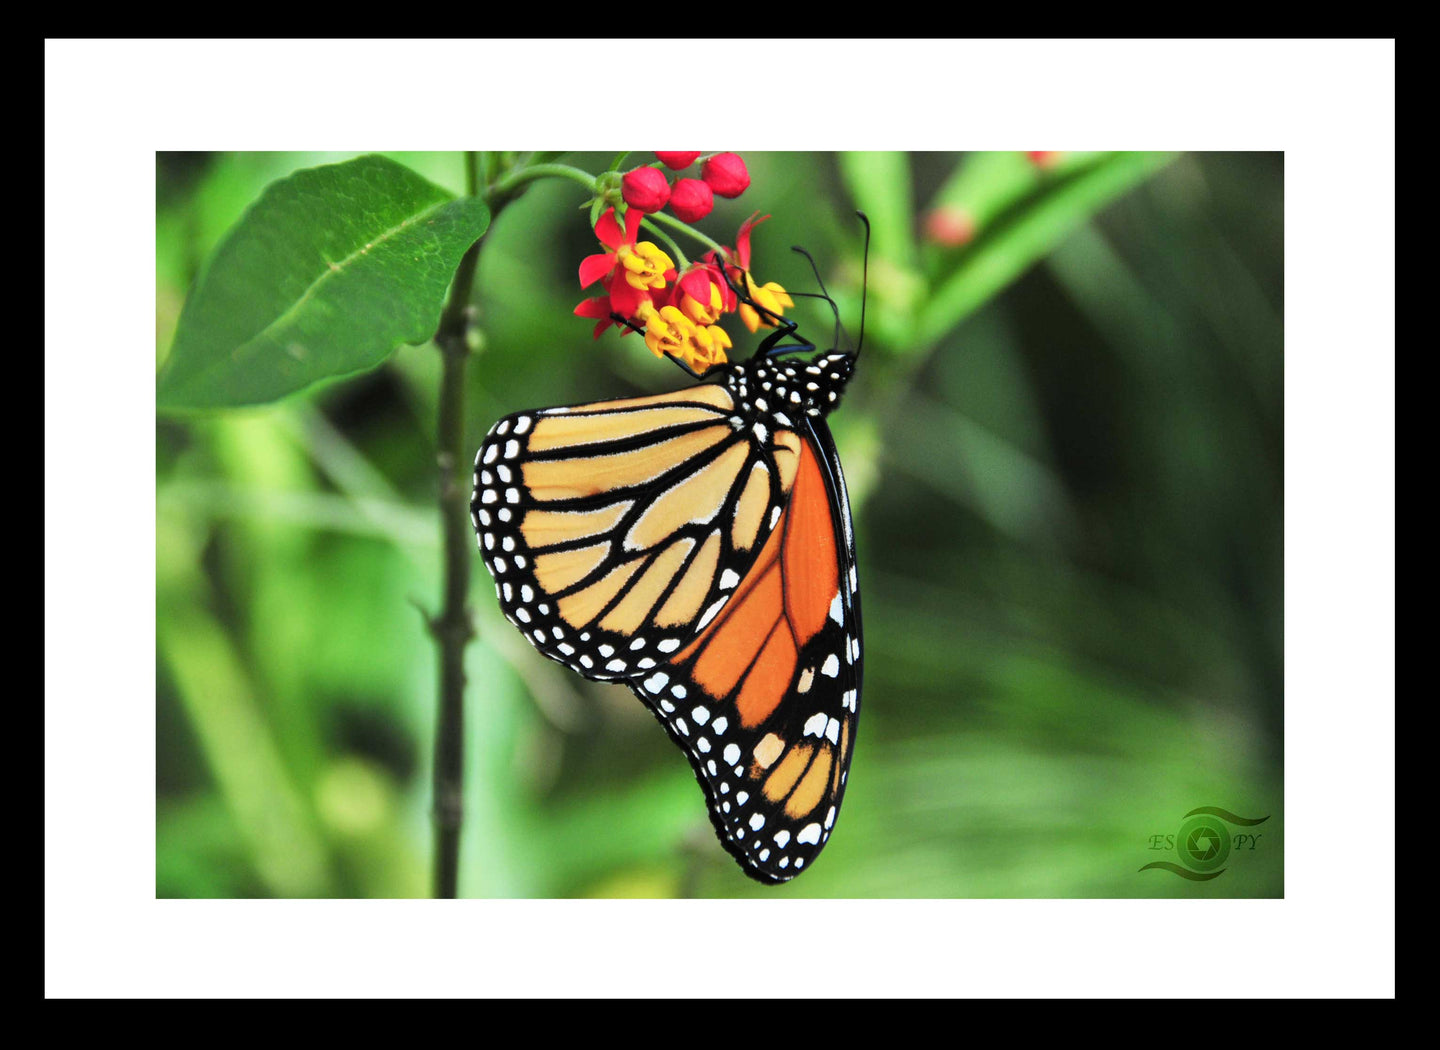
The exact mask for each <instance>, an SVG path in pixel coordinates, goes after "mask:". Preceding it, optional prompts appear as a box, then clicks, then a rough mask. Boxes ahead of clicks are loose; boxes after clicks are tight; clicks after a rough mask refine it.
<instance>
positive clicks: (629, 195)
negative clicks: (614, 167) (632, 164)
mask: <svg viewBox="0 0 1440 1050" xmlns="http://www.w3.org/2000/svg"><path fill="white" fill-rule="evenodd" d="M620 195H621V196H622V197H624V198H625V203H626V204H628V205H630V207H632V208H634V209H636V210H637V211H641V212H644V213H645V214H646V215H648V214H650V213H651V212H652V211H659V210H660V209H661V208H663V207H665V202H666V201H668V200H669V199H670V183H669V182H667V181H666V179H665V176H664V175H663V174H661V173H660V172H659V171H657V170H656V169H655V168H636V169H635V170H634V171H627V172H626V173H625V178H624V179H622V180H621V182H620Z"/></svg>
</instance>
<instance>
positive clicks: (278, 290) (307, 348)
mask: <svg viewBox="0 0 1440 1050" xmlns="http://www.w3.org/2000/svg"><path fill="white" fill-rule="evenodd" d="M489 222H490V213H489V210H488V209H487V208H486V207H485V204H484V202H482V201H480V200H478V199H475V198H473V197H466V198H459V199H456V198H455V197H454V196H453V195H452V194H451V193H450V192H449V191H448V190H445V189H442V188H441V187H439V186H436V185H434V184H433V183H431V182H427V181H426V180H425V179H422V178H421V177H420V176H418V175H416V174H415V173H414V172H413V171H411V170H410V169H408V168H406V167H404V166H403V165H400V164H397V163H395V162H394V161H391V160H387V159H385V158H384V157H376V156H368V157H358V158H356V159H355V160H351V161H346V162H345V163H343V164H332V165H327V166H325V167H320V168H310V169H307V170H305V171H299V172H296V173H295V174H294V175H292V176H290V177H289V178H286V179H282V180H280V181H279V182H276V183H274V184H273V185H272V186H270V187H269V188H268V189H267V190H266V191H265V192H264V193H263V194H262V195H261V196H260V198H259V200H257V201H256V202H255V204H254V205H253V206H252V207H251V208H250V210H249V211H247V212H246V213H245V215H244V216H243V217H242V218H241V219H240V221H239V223H237V224H236V226H235V227H234V229H232V230H231V231H230V233H229V235H228V236H226V238H225V239H224V241H223V242H222V243H221V244H220V246H219V248H218V249H216V252H215V254H214V256H213V257H212V258H211V259H210V261H209V263H208V264H207V265H206V266H205V268H204V269H203V270H202V271H201V274H200V277H199V279H198V280H197V281H196V283H195V287H194V289H193V290H192V291H191V293H190V295H189V297H188V298H187V299H186V301H185V308H184V310H183V311H182V312H181V315H180V322H179V326H178V328H177V330H176V333H175V342H174V345H173V347H172V348H171V351H170V356H169V358H168V359H167V360H166V362H165V366H164V368H163V369H162V370H161V373H160V378H159V384H158V391H157V395H156V401H157V404H158V405H159V407H160V408H162V409H166V408H169V409H185V408H219V407H227V406H234V405H250V404H258V403H262V402H266V401H273V400H275V399H276V398H279V397H283V396H285V395H286V394H290V393H293V392H295V391H297V390H301V389H303V388H304V387H307V386H309V385H310V384H312V383H316V382H319V381H321V380H324V379H332V378H335V377H337V376H344V375H350V374H352V373H355V372H360V371H364V370H366V369H370V368H374V367H375V366H376V365H378V364H379V363H380V362H381V361H383V360H384V359H385V358H386V357H387V356H388V355H389V354H390V353H391V351H393V350H394V349H395V348H396V347H398V346H399V345H400V344H402V343H411V344H418V343H423V342H425V341H426V340H427V339H429V338H430V337H431V336H432V335H433V334H434V332H435V329H436V327H437V325H438V324H439V321H440V312H441V310H442V309H443V307H444V301H445V293H446V291H447V289H448V288H449V286H450V281H451V279H452V277H453V276H454V274H455V269H456V267H457V266H458V265H459V263H460V257H461V256H462V255H464V253H465V250H466V249H467V248H469V247H470V245H472V244H474V243H475V241H476V240H477V239H478V238H479V237H480V236H481V235H482V234H483V233H484V232H485V229H486V227H487V226H488V225H489Z"/></svg>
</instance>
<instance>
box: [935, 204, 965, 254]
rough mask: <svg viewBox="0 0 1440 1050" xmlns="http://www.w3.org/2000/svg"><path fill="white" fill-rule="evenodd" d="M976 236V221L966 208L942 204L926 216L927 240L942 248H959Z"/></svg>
mask: <svg viewBox="0 0 1440 1050" xmlns="http://www.w3.org/2000/svg"><path fill="white" fill-rule="evenodd" d="M974 236H975V220H974V219H972V218H971V217H970V213H969V212H968V211H966V210H965V209H964V208H961V207H958V206H956V205H954V204H942V205H940V206H939V207H938V208H935V209H934V210H932V211H931V212H930V214H929V215H927V216H925V239H926V240H927V241H930V242H931V243H932V244H938V245H940V246H941V247H942V248H958V247H960V245H962V244H968V243H969V241H970V238H972V237H974Z"/></svg>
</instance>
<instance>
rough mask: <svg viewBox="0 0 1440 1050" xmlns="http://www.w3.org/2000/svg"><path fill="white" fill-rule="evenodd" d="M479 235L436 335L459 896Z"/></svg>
mask: <svg viewBox="0 0 1440 1050" xmlns="http://www.w3.org/2000/svg"><path fill="white" fill-rule="evenodd" d="M465 166H466V182H467V184H468V186H467V188H468V190H469V192H470V194H471V195H472V196H474V195H476V194H477V193H478V191H479V183H480V172H479V158H478V157H477V156H476V154H475V153H473V152H472V153H467V154H466V165H465ZM480 243H481V242H480V241H476V242H475V243H474V244H472V245H471V246H470V248H469V250H467V251H466V252H465V255H464V257H463V258H462V259H461V260H460V266H459V268H458V269H457V270H456V271H455V283H454V284H453V285H451V288H450V298H449V300H448V301H447V302H446V304H445V310H444V313H443V314H441V317H440V327H439V329H438V330H437V331H436V333H435V343H436V345H437V346H438V347H439V348H440V354H441V358H442V360H443V361H444V370H443V372H442V373H441V378H440V423H439V443H438V449H437V452H436V457H435V460H436V465H437V467H438V468H439V473H440V528H441V535H442V539H443V542H444V577H445V594H444V604H443V605H442V607H441V610H440V614H439V615H438V616H435V617H432V618H431V619H430V621H429V627H430V633H431V634H432V635H433V636H434V638H435V644H436V646H437V647H438V648H439V651H440V709H439V713H438V716H437V718H436V723H435V808H434V819H435V896H436V897H443V898H453V897H454V896H455V895H456V890H457V888H458V885H459V875H460V829H461V825H462V824H463V822H464V815H465V806H464V799H465V647H466V645H467V644H469V642H470V639H471V638H473V637H474V636H475V628H474V623H473V621H472V619H471V615H470V607H469V606H468V605H467V604H466V600H465V599H466V596H467V595H468V593H469V590H470V529H469V524H468V522H467V521H466V506H465V486H464V485H462V484H461V479H460V476H459V475H460V469H459V468H460V466H461V464H462V463H464V462H465V361H466V359H467V358H468V357H469V356H470V347H469V343H468V339H467V336H468V334H469V328H470V318H471V311H470V290H471V287H472V286H473V285H474V283H475V267H476V263H477V262H478V260H479V257H480Z"/></svg>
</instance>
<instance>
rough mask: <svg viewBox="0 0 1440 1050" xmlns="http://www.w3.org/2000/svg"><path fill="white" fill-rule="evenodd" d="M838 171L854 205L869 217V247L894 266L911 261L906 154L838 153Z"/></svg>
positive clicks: (910, 204) (911, 224) (912, 223)
mask: <svg viewBox="0 0 1440 1050" xmlns="http://www.w3.org/2000/svg"><path fill="white" fill-rule="evenodd" d="M840 172H841V174H842V175H843V176H844V178H845V185H846V186H847V187H848V188H849V190H850V196H851V197H852V198H853V199H854V201H855V206H856V207H857V208H859V209H860V210H861V211H863V212H864V213H865V214H866V216H867V217H868V218H869V219H870V235H871V239H872V244H871V250H872V251H873V252H874V253H875V257H876V258H877V259H886V260H889V261H890V262H892V263H895V264H896V265H898V266H907V267H908V266H911V265H913V264H914V262H915V207H914V203H913V201H912V199H911V192H910V156H909V154H907V153H894V152H892V153H880V152H864V153H855V152H851V153H842V154H840Z"/></svg>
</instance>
